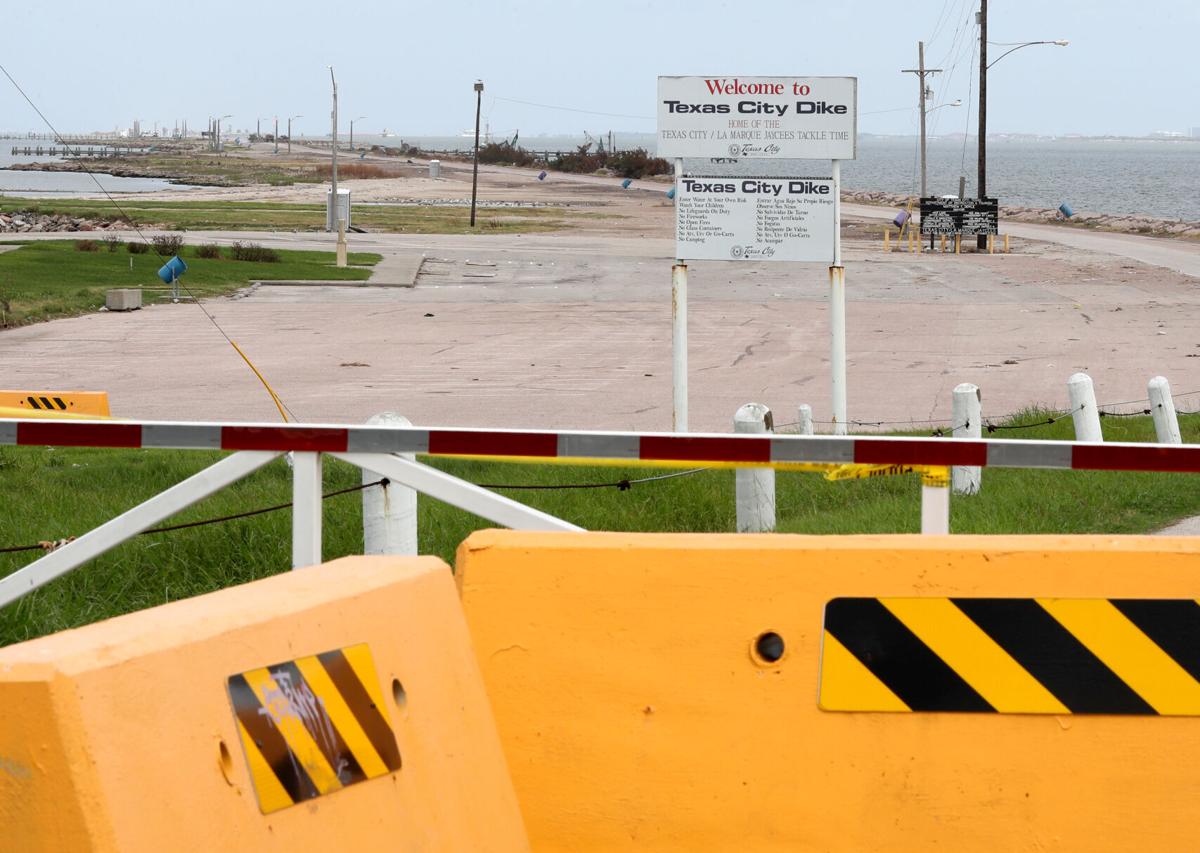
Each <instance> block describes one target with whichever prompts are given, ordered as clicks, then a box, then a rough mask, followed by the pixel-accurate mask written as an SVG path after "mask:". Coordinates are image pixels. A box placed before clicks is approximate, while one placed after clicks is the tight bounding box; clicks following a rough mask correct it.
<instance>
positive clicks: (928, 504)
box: [921, 474, 950, 535]
mask: <svg viewBox="0 0 1200 853" xmlns="http://www.w3.org/2000/svg"><path fill="white" fill-rule="evenodd" d="M949 532H950V483H949V481H948V480H945V479H942V478H939V477H931V476H928V475H924V474H923V475H922V476H921V533H922V534H925V535H938V534H948V533H949Z"/></svg>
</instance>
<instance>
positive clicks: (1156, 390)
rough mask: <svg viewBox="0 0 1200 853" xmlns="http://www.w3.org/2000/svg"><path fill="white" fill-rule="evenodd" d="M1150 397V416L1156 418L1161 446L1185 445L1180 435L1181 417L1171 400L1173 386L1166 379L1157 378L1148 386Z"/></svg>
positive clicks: (1155, 427)
mask: <svg viewBox="0 0 1200 853" xmlns="http://www.w3.org/2000/svg"><path fill="white" fill-rule="evenodd" d="M1146 388H1147V391H1148V392H1149V393H1148V394H1147V396H1149V397H1150V415H1151V416H1152V417H1153V418H1154V434H1155V435H1156V436H1157V437H1158V443H1159V444H1183V436H1181V435H1180V434H1179V416H1178V415H1176V414H1175V401H1174V400H1173V399H1172V398H1171V385H1170V383H1168V382H1167V380H1166V378H1165V377H1162V376H1155V377H1154V378H1153V379H1151V380H1150V382H1149V384H1148V385H1147V386H1146Z"/></svg>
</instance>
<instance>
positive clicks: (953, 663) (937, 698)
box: [819, 598, 1200, 716]
mask: <svg viewBox="0 0 1200 853" xmlns="http://www.w3.org/2000/svg"><path fill="white" fill-rule="evenodd" d="M819 703H820V707H821V708H822V709H824V710H826V711H923V712H937V711H975V712H998V713H1001V714H1148V715H1156V714H1161V715H1174V716H1200V604H1198V603H1197V602H1196V601H1194V600H1192V599H1104V598H1091V599H1084V598H835V599H834V600H832V601H830V602H829V603H828V604H827V605H826V606H825V632H824V642H823V645H822V649H821V675H820V698H819Z"/></svg>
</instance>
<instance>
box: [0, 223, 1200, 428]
mask: <svg viewBox="0 0 1200 853" xmlns="http://www.w3.org/2000/svg"><path fill="white" fill-rule="evenodd" d="M848 207H850V206H848ZM868 210H870V209H868ZM853 212H855V213H857V211H853ZM884 212H885V213H886V211H884ZM872 213H873V214H874V213H875V211H872ZM1022 227H1032V226H1022ZM1014 230H1015V229H1014ZM1047 230H1050V231H1059V230H1064V229H1047ZM874 232H875V226H874V225H871V226H870V227H868V226H867V220H862V225H861V227H858V228H857V230H856V228H855V227H854V225H853V223H851V227H850V229H849V232H848V235H847V239H846V242H845V263H846V267H847V293H848V299H849V309H848V330H849V336H848V337H849V346H848V349H849V369H848V373H849V412H850V416H851V418H852V419H856V420H860V421H867V422H875V421H888V422H896V421H908V420H915V421H919V422H924V421H927V420H935V421H936V420H942V419H947V418H949V411H950V390H951V389H952V388H953V387H954V386H955V385H956V384H958V383H960V382H974V383H976V384H978V385H979V386H980V387H981V388H982V389H983V403H984V411H985V414H987V415H989V416H991V417H998V416H1002V415H1004V414H1006V413H1008V412H1011V411H1014V410H1017V409H1020V408H1022V407H1025V406H1028V405H1031V404H1043V405H1047V406H1052V407H1061V406H1063V405H1064V404H1065V402H1066V390H1065V385H1066V379H1067V377H1068V376H1069V375H1070V374H1071V373H1074V372H1075V371H1078V370H1086V371H1087V372H1089V373H1090V374H1091V375H1092V377H1093V379H1094V380H1095V382H1096V387H1097V392H1098V395H1099V396H1100V398H1101V400H1102V401H1104V402H1108V401H1113V402H1115V401H1125V400H1137V399H1139V398H1142V397H1144V396H1145V394H1146V391H1145V387H1146V381H1147V380H1148V379H1149V378H1150V377H1151V376H1154V375H1156V374H1162V375H1165V376H1167V377H1168V378H1169V379H1170V380H1171V382H1172V386H1173V388H1174V389H1175V390H1176V391H1177V392H1181V393H1182V392H1187V391H1197V390H1200V311H1198V310H1197V308H1198V307H1200V289H1198V287H1197V285H1198V284H1200V281H1198V280H1197V279H1196V278H1192V277H1189V276H1187V275H1184V274H1182V273H1178V272H1172V271H1169V270H1167V269H1165V268H1163V267H1157V266H1150V265H1147V264H1144V263H1140V262H1137V261H1134V260H1131V259H1129V258H1126V257H1122V256H1121V255H1120V254H1108V253H1104V252H1100V251H1096V250H1095V249H1094V247H1091V246H1087V247H1076V246H1070V245H1062V244H1057V243H1042V242H1036V241H1031V240H1026V239H1021V238H1017V239H1016V240H1015V241H1014V250H1015V251H1014V253H1013V254H1011V255H1008V256H1004V255H994V256H986V255H973V254H965V255H960V256H953V255H940V254H938V255H930V254H924V255H920V256H913V255H907V254H897V253H893V254H890V255H885V254H884V253H883V252H882V251H881V247H880V246H879V243H878V241H877V240H874V239H867V238H868V237H869V236H871V235H873V233H874ZM856 235H858V236H857V237H856ZM58 236H61V235H58ZM190 236H191V235H189V237H190ZM1051 236H1054V235H1053V234H1052V235H1051ZM1071 236H1074V232H1071ZM1084 236H1086V237H1088V238H1104V237H1107V236H1113V237H1116V236H1117V235H1099V234H1092V233H1087V234H1085V235H1084ZM196 239H201V235H197V237H196ZM202 239H204V240H209V239H217V240H226V241H228V240H232V239H251V240H255V241H258V242H262V243H265V244H270V245H278V246H284V247H295V248H302V247H304V248H306V247H312V246H319V247H328V248H332V238H330V237H329V236H328V235H312V234H307V235H306V234H290V233H289V234H247V233H245V232H239V233H230V234H215V235H214V234H211V233H208V232H206V233H204V234H203V235H202ZM1130 239H1133V240H1136V239H1137V238H1125V237H1121V238H1120V239H1119V240H1117V241H1116V242H1115V243H1114V244H1112V246H1111V248H1113V250H1114V251H1117V252H1120V251H1122V249H1123V247H1122V245H1120V244H1123V243H1125V242H1126V241H1128V240H1130ZM1102 242H1103V240H1102ZM1153 242H1155V243H1159V242H1162V241H1153ZM1105 245H1108V244H1105ZM1135 245H1139V246H1140V244H1136V243H1135ZM351 247H352V249H353V250H356V251H360V250H361V251H382V252H384V253H385V254H388V255H395V256H404V257H407V258H410V259H411V258H412V257H413V256H414V255H424V256H425V257H424V260H423V261H422V262H420V270H419V273H418V275H417V279H416V286H415V287H413V288H396V287H387V288H383V287H380V288H375V287H324V286H316V285H306V286H297V287H286V286H271V287H254V288H250V289H248V290H246V291H243V292H242V293H240V294H238V295H237V296H236V297H234V298H227V299H216V300H211V301H209V302H208V303H206V307H207V308H208V310H209V311H210V312H211V313H212V315H213V316H214V317H215V318H216V320H217V321H218V322H219V323H220V324H221V326H222V328H224V329H225V331H226V332H228V334H229V335H230V337H232V338H233V339H234V340H235V341H237V342H238V344H239V345H240V346H242V348H243V349H245V350H246V352H247V353H248V354H249V355H250V357H251V358H252V359H253V360H254V362H255V364H256V365H257V366H258V367H259V368H260V369H261V370H262V371H263V373H264V374H265V375H266V376H267V377H268V378H269V379H270V381H271V382H272V384H273V386H274V387H275V389H276V390H277V391H278V392H279V394H280V396H281V397H282V398H283V399H284V400H285V401H286V402H287V404H288V405H289V407H290V408H291V409H292V411H293V412H294V413H295V414H296V416H297V417H298V418H300V419H302V420H305V421H327V422H328V421H350V422H356V421H362V420H365V419H366V418H367V417H368V416H370V415H371V414H374V413H376V412H379V411H382V410H389V409H390V410H394V411H397V412H400V413H402V414H404V415H406V416H407V417H409V418H410V419H411V420H412V421H413V422H414V423H418V424H424V425H438V424H444V425H461V426H511V427H546V428H580V429H631V430H668V429H670V426H671V375H670V374H671V339H670V338H671V317H670V268H671V254H672V252H673V243H672V241H671V240H670V239H669V236H668V235H665V234H662V233H661V228H659V229H657V232H656V236H649V237H645V238H639V237H629V236H613V235H611V234H610V235H597V234H588V233H576V232H568V233H562V234H538V235H526V236H510V235H492V236H475V235H453V236H451V235H446V236H409V235H381V234H372V235H361V236H355V237H353V238H352V243H351ZM1151 248H1155V247H1151ZM1168 248H1170V247H1168ZM1190 250H1191V247H1190V246H1187V247H1185V248H1184V250H1183V252H1185V253H1186V252H1188V251H1190ZM826 290H827V273H826V270H825V268H824V267H822V266H820V265H813V264H741V265H735V264H732V263H716V262H708V263H704V262H702V263H693V264H692V265H691V268H690V315H689V324H690V328H689V358H690V368H691V369H690V407H691V418H690V420H691V424H690V425H691V428H692V429H693V430H713V431H728V430H729V429H730V423H731V419H732V416H733V413H734V411H735V410H736V409H737V408H738V406H740V405H741V404H743V403H745V402H748V401H758V402H762V403H766V404H767V405H769V406H770V407H771V408H772V409H773V410H774V411H775V420H776V423H780V424H782V423H787V422H789V421H793V420H795V416H794V415H795V411H796V406H797V405H798V404H800V403H808V404H810V405H812V406H813V410H814V413H815V415H816V418H817V419H818V421H827V420H828V419H829V405H830V402H829V401H830V389H829V330H828V313H827V303H826ZM0 362H2V363H3V364H4V366H5V367H4V375H5V378H4V381H3V384H4V385H6V386H8V387H15V388H52V389H68V388H80V389H98V390H107V391H108V392H109V394H110V397H111V403H112V409H113V412H114V413H115V414H117V415H118V416H126V417H140V418H154V419H203V420H218V419H220V420H224V419H229V420H251V421H253V420H259V421H270V420H276V419H277V417H278V416H277V414H276V413H275V410H274V406H273V405H272V403H271V401H270V399H269V398H268V396H267V395H266V393H265V392H264V391H263V390H262V388H261V387H260V386H259V385H258V382H257V380H256V379H255V378H254V376H253V375H252V374H251V373H250V371H248V370H247V369H246V367H245V365H244V364H243V363H242V362H241V360H240V359H239V358H238V356H237V354H236V353H235V352H234V351H233V350H232V349H231V348H230V347H229V345H228V344H227V343H226V342H225V340H224V339H223V338H222V337H221V335H220V334H219V333H218V332H217V330H216V329H214V328H213V327H212V326H211V325H210V324H209V322H208V320H207V319H206V318H205V316H204V314H203V313H202V312H201V311H199V310H198V309H197V308H196V307H195V306H192V305H155V306H153V307H151V308H148V309H146V310H142V311H138V312H133V313H128V314H116V313H101V314H92V315H88V316H84V317H78V318H74V319H70V320H61V321H56V322H51V323H43V324H39V325H34V326H29V327H25V328H21V329H14V330H8V331H5V332H3V333H0ZM1180 405H1181V407H1182V408H1200V396H1196V397H1192V398H1189V399H1185V400H1181V401H1180Z"/></svg>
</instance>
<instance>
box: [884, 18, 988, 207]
mask: <svg viewBox="0 0 1200 853" xmlns="http://www.w3.org/2000/svg"><path fill="white" fill-rule="evenodd" d="M985 2H986V0H985ZM904 73H905V74H916V75H917V82H918V83H920V84H921V97H920V98H919V99H918V100H917V106H918V107H919V108H920V110H921V198H925V197H926V196H927V195H929V192H928V191H927V189H926V186H925V184H926V180H925V175H926V173H925V99H926V98H927V97H928V96H929V95H931V94H933V93H932V92H930V91H929V87H928V86H926V85H925V75H926V74H930V75H932V74H941V73H942V69H940V68H926V67H925V42H923V41H919V42H917V67H916V68H905V69H904Z"/></svg>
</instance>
